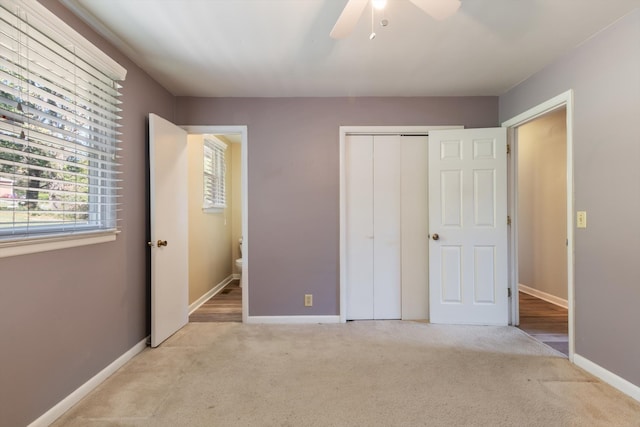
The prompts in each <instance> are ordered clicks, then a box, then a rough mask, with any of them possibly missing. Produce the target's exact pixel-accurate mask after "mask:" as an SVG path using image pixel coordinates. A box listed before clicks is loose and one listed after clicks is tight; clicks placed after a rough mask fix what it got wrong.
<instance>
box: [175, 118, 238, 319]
mask: <svg viewBox="0 0 640 427" xmlns="http://www.w3.org/2000/svg"><path fill="white" fill-rule="evenodd" d="M182 127H183V129H185V130H186V131H187V132H188V133H189V137H188V138H189V152H190V162H189V163H190V165H189V166H190V168H189V169H190V172H189V175H190V176H189V187H190V188H189V193H190V194H189V204H190V206H189V211H190V213H189V228H190V232H189V234H190V243H189V245H190V248H189V253H190V261H189V264H190V267H189V268H190V310H189V311H190V321H198V322H203V321H204V322H207V321H243V322H246V320H247V316H248V287H249V277H248V268H247V266H248V250H247V248H248V241H249V236H248V232H247V230H248V226H247V224H248V185H247V184H248V182H247V127H246V126H182ZM207 145H208V146H210V147H213V149H214V150H213V153H214V154H213V157H212V159H210V160H212V162H216V161H217V160H216V157H215V151H216V150H218V149H219V150H222V152H223V153H224V164H223V165H218V166H220V167H222V168H223V170H224V180H225V181H226V182H225V185H224V186H221V189H222V190H221V191H224V192H225V194H224V196H225V198H226V207H224V208H216V207H215V206H214V207H209V208H206V207H205V206H203V192H204V186H206V185H217V180H218V178H216V177H214V178H211V179H210V180H209V181H207V178H206V173H205V172H204V169H207V164H208V163H207V162H206V161H205V160H206V157H207V155H206V154H205V153H206V152H207V150H206V149H204V147H205V146H207ZM192 165H193V166H194V167H193V170H192V167H191V166H192ZM192 172H193V174H192ZM203 175H204V176H205V177H204V178H203ZM203 180H204V181H203ZM206 182H208V184H206ZM194 183H195V184H196V185H193V186H192V184H194ZM200 226H202V227H200ZM214 234H215V235H214ZM201 249H202V250H201ZM240 259H242V261H240ZM218 264H219V265H218ZM211 270H216V273H215V277H216V279H215V280H213V281H212V280H211V278H210V277H209V276H211ZM201 274H203V275H204V277H205V282H204V286H207V288H206V289H204V290H203V289H193V287H194V283H197V282H198V281H197V280H193V279H194V278H198V277H199V275H201ZM192 292H193V294H194V295H191V293H192ZM191 300H193V301H191Z"/></svg>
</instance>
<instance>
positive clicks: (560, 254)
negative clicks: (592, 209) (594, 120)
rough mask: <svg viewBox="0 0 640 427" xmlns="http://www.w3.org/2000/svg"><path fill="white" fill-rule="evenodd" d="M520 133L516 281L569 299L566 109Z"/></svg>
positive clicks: (523, 128) (546, 116) (528, 126)
mask: <svg viewBox="0 0 640 427" xmlns="http://www.w3.org/2000/svg"><path fill="white" fill-rule="evenodd" d="M517 132H518V142H517V144H518V274H519V277H518V281H519V283H520V284H523V285H526V286H528V287H530V288H533V289H536V290H538V291H542V292H544V293H547V294H550V295H552V296H555V297H558V298H561V299H563V300H565V301H566V299H567V291H568V288H567V245H566V238H567V126H566V110H565V109H564V108H563V109H561V110H558V111H555V112H553V113H549V114H548V115H545V116H543V117H540V118H538V119H536V120H534V121H532V122H529V123H526V124H524V125H523V126H520V127H519V128H518V130H517Z"/></svg>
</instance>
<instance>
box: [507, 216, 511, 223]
mask: <svg viewBox="0 0 640 427" xmlns="http://www.w3.org/2000/svg"><path fill="white" fill-rule="evenodd" d="M507 225H511V217H510V216H509V215H507Z"/></svg>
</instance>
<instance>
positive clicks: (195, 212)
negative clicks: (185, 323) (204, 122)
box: [188, 135, 232, 304]
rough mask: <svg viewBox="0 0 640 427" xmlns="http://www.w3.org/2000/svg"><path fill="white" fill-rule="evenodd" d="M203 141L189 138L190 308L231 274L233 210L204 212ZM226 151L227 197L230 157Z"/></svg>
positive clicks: (190, 136)
mask: <svg viewBox="0 0 640 427" xmlns="http://www.w3.org/2000/svg"><path fill="white" fill-rule="evenodd" d="M203 141H204V139H203V137H202V135H189V139H188V156H189V225H188V226H189V304H191V303H193V302H194V301H196V300H197V299H198V298H200V297H201V296H203V295H204V294H205V293H207V292H208V291H209V290H211V289H212V288H213V287H214V286H216V285H217V284H218V283H220V282H222V281H223V280H224V279H226V278H227V277H228V276H229V275H230V274H232V270H231V265H232V259H231V250H230V248H231V228H232V227H231V224H232V221H231V217H230V215H231V208H230V207H229V203H227V208H226V209H224V210H223V211H222V212H220V213H204V212H203V211H202V194H203V193H202V192H203V186H204V183H203V158H202V150H203ZM228 154H229V149H228V148H227V156H226V159H227V194H229V190H230V188H229V170H230V157H231V156H229V155H228Z"/></svg>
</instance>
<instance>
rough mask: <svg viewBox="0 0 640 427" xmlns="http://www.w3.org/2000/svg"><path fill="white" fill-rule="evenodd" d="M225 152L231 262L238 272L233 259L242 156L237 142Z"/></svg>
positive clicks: (237, 253)
mask: <svg viewBox="0 0 640 427" xmlns="http://www.w3.org/2000/svg"><path fill="white" fill-rule="evenodd" d="M227 154H231V159H230V160H231V171H230V176H231V192H230V193H231V194H230V196H231V198H230V200H231V251H232V252H231V253H232V255H231V258H232V259H231V263H232V268H233V271H234V273H240V271H238V269H236V266H235V260H236V259H237V258H240V250H239V248H238V239H240V237H241V236H242V161H241V159H242V157H241V145H240V144H239V143H233V144H229V149H228V150H227Z"/></svg>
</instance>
